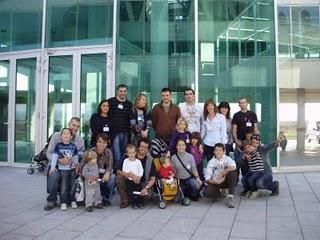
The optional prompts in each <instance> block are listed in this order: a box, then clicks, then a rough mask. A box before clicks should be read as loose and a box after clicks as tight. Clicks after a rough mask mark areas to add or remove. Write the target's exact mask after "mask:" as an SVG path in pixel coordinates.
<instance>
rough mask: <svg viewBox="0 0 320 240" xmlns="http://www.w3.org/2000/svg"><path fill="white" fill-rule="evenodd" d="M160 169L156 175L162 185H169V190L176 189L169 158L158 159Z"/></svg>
mask: <svg viewBox="0 0 320 240" xmlns="http://www.w3.org/2000/svg"><path fill="white" fill-rule="evenodd" d="M160 163H161V167H160V169H159V171H158V175H159V177H160V178H161V181H162V183H163V184H170V188H171V189H176V188H177V185H176V182H175V180H174V177H175V176H176V173H175V171H174V169H173V167H172V164H171V161H170V158H168V157H165V156H163V157H161V158H160Z"/></svg>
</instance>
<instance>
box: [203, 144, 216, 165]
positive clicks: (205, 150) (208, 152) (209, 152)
mask: <svg viewBox="0 0 320 240" xmlns="http://www.w3.org/2000/svg"><path fill="white" fill-rule="evenodd" d="M213 152H214V147H212V146H208V145H206V144H204V148H203V154H204V156H205V157H206V158H207V161H208V162H209V161H210V160H211V159H212V158H213V155H214V153H213Z"/></svg>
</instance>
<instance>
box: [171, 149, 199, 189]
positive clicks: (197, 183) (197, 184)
mask: <svg viewBox="0 0 320 240" xmlns="http://www.w3.org/2000/svg"><path fill="white" fill-rule="evenodd" d="M176 156H177V158H178V160H179V162H180V163H181V165H182V167H183V168H184V169H185V170H186V171H187V172H188V173H189V174H190V175H191V177H192V178H194V179H196V177H195V176H194V175H193V173H192V172H191V171H190V170H189V169H188V168H187V167H186V166H185V165H184V164H183V162H182V161H181V159H180V157H179V155H178V153H177V154H176ZM196 186H197V189H198V190H199V189H200V188H201V187H202V184H199V182H198V181H196Z"/></svg>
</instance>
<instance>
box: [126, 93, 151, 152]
mask: <svg viewBox="0 0 320 240" xmlns="http://www.w3.org/2000/svg"><path fill="white" fill-rule="evenodd" d="M151 118H152V117H151V113H150V111H148V99H147V96H146V95H144V94H139V95H138V96H136V98H135V100H134V105H133V119H132V120H131V122H130V123H131V126H132V132H131V144H133V145H135V146H137V143H138V142H139V140H140V139H141V138H147V137H148V134H149V129H150V128H151V126H152V124H151V123H152V122H151Z"/></svg>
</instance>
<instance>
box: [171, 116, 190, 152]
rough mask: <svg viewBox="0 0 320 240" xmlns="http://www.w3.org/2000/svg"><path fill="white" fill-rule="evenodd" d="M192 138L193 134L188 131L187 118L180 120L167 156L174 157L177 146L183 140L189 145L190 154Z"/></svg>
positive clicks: (172, 136)
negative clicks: (179, 140)
mask: <svg viewBox="0 0 320 240" xmlns="http://www.w3.org/2000/svg"><path fill="white" fill-rule="evenodd" d="M190 137H191V133H190V132H189V131H188V123H187V120H186V119H185V118H183V117H182V118H179V119H178V121H177V124H176V131H174V132H173V133H172V135H171V138H170V144H169V148H168V151H167V156H172V155H174V154H175V153H176V152H177V150H176V145H177V141H178V139H183V140H184V141H185V142H186V144H187V152H189V146H190Z"/></svg>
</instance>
